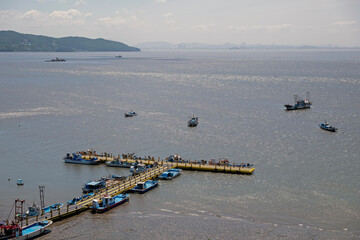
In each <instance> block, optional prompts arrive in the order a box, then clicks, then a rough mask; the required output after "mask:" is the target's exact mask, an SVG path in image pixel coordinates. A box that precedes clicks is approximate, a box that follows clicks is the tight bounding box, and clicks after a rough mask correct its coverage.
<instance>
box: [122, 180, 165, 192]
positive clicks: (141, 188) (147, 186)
mask: <svg viewBox="0 0 360 240" xmlns="http://www.w3.org/2000/svg"><path fill="white" fill-rule="evenodd" d="M158 183H159V182H158V181H154V180H148V181H146V182H139V183H138V184H136V185H135V187H134V188H132V189H130V190H129V191H130V192H133V193H140V194H143V193H146V192H148V191H150V190H151V189H153V188H155V187H157V186H158Z"/></svg>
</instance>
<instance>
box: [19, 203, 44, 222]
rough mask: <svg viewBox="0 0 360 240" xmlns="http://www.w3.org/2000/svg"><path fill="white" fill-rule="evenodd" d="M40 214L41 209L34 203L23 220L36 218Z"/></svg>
mask: <svg viewBox="0 0 360 240" xmlns="http://www.w3.org/2000/svg"><path fill="white" fill-rule="evenodd" d="M39 214H40V207H38V206H37V205H36V203H35V202H34V203H33V205H32V206H31V207H29V208H28V210H27V211H26V213H25V214H23V216H22V217H23V218H27V217H35V216H38V215H39Z"/></svg>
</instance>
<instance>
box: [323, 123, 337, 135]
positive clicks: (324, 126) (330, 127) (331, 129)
mask: <svg viewBox="0 0 360 240" xmlns="http://www.w3.org/2000/svg"><path fill="white" fill-rule="evenodd" d="M319 126H320V128H321V129H323V130H326V131H330V132H336V131H337V130H338V129H337V128H336V127H333V126H331V125H330V124H328V123H327V122H326V121H325V122H323V123H321V124H320V125H319Z"/></svg>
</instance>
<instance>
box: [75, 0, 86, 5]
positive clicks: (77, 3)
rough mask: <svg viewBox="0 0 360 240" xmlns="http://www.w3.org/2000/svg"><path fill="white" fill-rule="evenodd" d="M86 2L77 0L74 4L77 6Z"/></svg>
mask: <svg viewBox="0 0 360 240" xmlns="http://www.w3.org/2000/svg"><path fill="white" fill-rule="evenodd" d="M86 4H87V2H86V1H85V0H79V1H77V2H76V3H75V6H79V5H86Z"/></svg>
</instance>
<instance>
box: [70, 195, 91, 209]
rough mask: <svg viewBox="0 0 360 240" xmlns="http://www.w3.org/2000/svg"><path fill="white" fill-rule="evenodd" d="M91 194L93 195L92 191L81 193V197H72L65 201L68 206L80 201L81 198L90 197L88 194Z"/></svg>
mask: <svg viewBox="0 0 360 240" xmlns="http://www.w3.org/2000/svg"><path fill="white" fill-rule="evenodd" d="M92 195H94V193H93V192H92V193H88V194H85V195H83V196H81V197H76V198H73V199H71V200H70V201H67V205H68V206H69V205H75V204H76V203H77V202H80V201H81V200H83V199H86V198H88V197H90V196H92Z"/></svg>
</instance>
